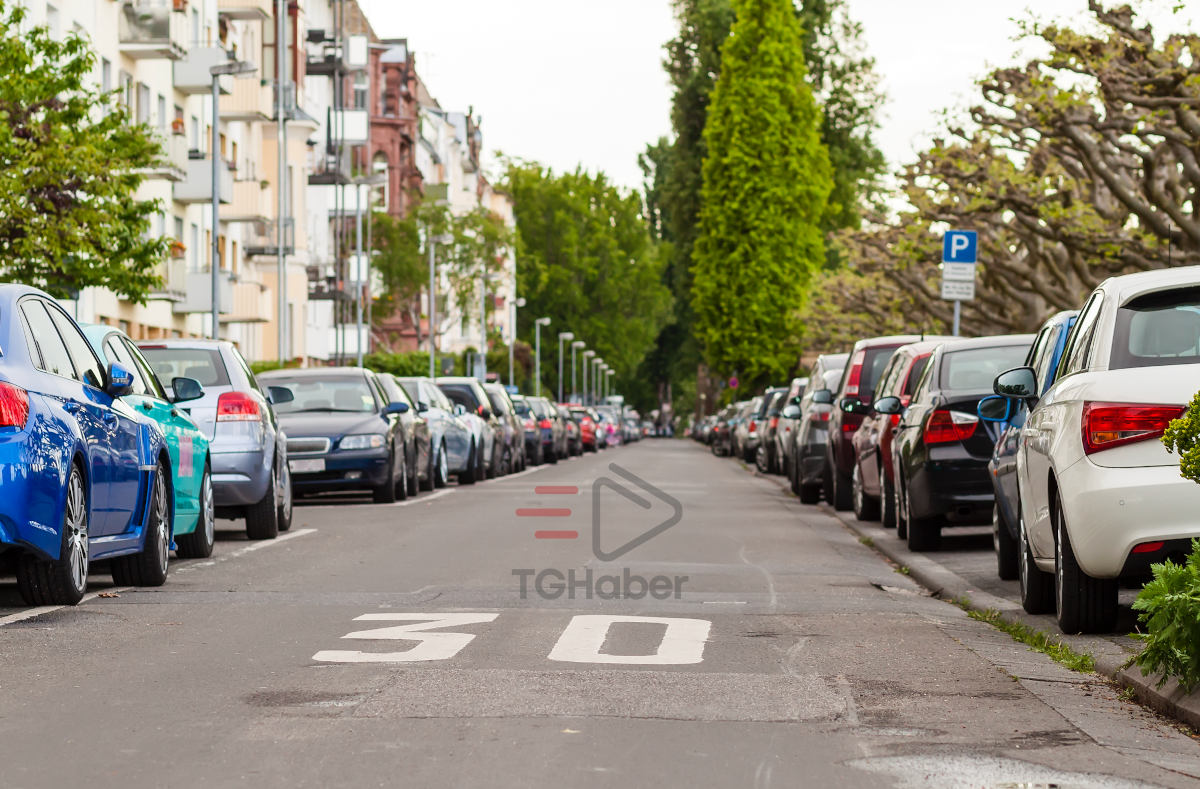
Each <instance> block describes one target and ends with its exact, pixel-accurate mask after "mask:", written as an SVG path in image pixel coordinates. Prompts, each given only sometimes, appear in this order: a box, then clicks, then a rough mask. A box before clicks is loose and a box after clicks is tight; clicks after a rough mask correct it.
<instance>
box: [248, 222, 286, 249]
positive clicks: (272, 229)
mask: <svg viewBox="0 0 1200 789" xmlns="http://www.w3.org/2000/svg"><path fill="white" fill-rule="evenodd" d="M278 228H279V223H278V222H276V221H275V220H274V219H272V220H267V221H262V222H255V223H254V225H253V229H252V232H251V234H250V235H249V236H248V237H247V238H246V239H245V245H246V246H245V249H246V255H247V256H248V257H255V256H258V255H265V256H271V257H274V256H276V255H278V254H279V236H278ZM295 251H296V223H295V220H292V219H285V220H284V222H283V254H285V255H291V254H294V253H295Z"/></svg>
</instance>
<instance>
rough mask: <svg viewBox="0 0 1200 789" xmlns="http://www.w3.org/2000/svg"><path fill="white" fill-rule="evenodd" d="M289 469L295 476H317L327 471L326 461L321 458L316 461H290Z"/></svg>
mask: <svg viewBox="0 0 1200 789" xmlns="http://www.w3.org/2000/svg"><path fill="white" fill-rule="evenodd" d="M288 468H289V469H291V471H292V473H293V474H315V473H317V472H320V471H324V470H325V461H324V460H323V459H321V458H317V459H316V460H289V461H288Z"/></svg>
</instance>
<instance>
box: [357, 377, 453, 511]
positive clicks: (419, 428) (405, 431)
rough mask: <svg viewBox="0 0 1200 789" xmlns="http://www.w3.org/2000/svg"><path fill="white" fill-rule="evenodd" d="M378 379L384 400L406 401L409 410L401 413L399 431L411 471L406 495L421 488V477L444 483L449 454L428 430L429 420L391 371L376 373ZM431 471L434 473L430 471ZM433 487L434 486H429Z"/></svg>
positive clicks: (407, 476) (408, 476) (412, 493)
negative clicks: (447, 454)
mask: <svg viewBox="0 0 1200 789" xmlns="http://www.w3.org/2000/svg"><path fill="white" fill-rule="evenodd" d="M375 380H376V381H378V382H379V385H380V386H382V387H383V396H384V399H385V400H386V401H388V402H390V403H404V404H405V405H406V406H408V410H406V411H404V412H403V413H401V414H399V415H398V421H399V422H400V434H401V435H403V436H404V444H405V447H406V448H405V458H406V461H405V462H406V465H407V466H408V474H406V475H405V478H404V479H405V485H406V486H407V494H408V495H409V496H415V495H417V493H418V492H419V491H420V490H421V478H422V477H425V478H427V479H429V480H430V481H434V482H436V480H437V479H438V478H440V479H442V480H443V482H442V484H443V485H444V484H445V480H446V479H447V477H448V474H449V472H448V470H447V468H446V465H447V463H446V453H445V451H444V450H443V448H442V446H441V445H440V444H436V445H435V444H434V443H433V438H432V435H431V434H430V431H429V419H428V418H427V417H426V416H425V412H424V411H422V410H421V409H419V408H418V407H417V403H416V401H415V400H413V399H412V398H411V397H409V396H408V392H406V391H405V390H404V387H403V386H401V385H400V382H399V381H398V380H396V376H394V375H391V374H390V373H376V374H375ZM430 472H432V474H431V473H430ZM430 487H434V486H433V485H430Z"/></svg>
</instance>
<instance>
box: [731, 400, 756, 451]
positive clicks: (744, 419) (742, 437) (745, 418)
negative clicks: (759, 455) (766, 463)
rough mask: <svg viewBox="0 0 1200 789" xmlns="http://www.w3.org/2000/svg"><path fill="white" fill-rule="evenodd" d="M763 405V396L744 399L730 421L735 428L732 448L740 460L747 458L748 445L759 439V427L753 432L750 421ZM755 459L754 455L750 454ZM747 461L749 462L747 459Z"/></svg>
mask: <svg viewBox="0 0 1200 789" xmlns="http://www.w3.org/2000/svg"><path fill="white" fill-rule="evenodd" d="M761 405H762V398H761V397H752V398H750V399H749V400H743V401H741V402H740V403H738V409H737V414H736V416H734V418H733V420H732V421H731V422H730V425H731V427H732V428H733V441H732V444H733V446H732V449H733V455H734V457H736V458H738V459H739V460H747V457H746V456H747V449H746V445H747V443H749V442H750V440H751V439H752V438H753V440H755V441H757V440H758V427H757V425H756V426H755V429H754V431H753V433H752V432H751V430H750V423H751V422H752V421H753V419H754V414H755V413H757V412H758V409H759V407H760V406H761ZM750 457H751V459H753V455H751V456H750ZM747 462H749V461H748V460H747Z"/></svg>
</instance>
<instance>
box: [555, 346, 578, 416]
mask: <svg viewBox="0 0 1200 789" xmlns="http://www.w3.org/2000/svg"><path fill="white" fill-rule="evenodd" d="M573 339H575V335H574V334H573V333H572V332H569V331H560V332H559V333H558V402H560V403H565V402H566V401H565V400H563V340H573Z"/></svg>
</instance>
